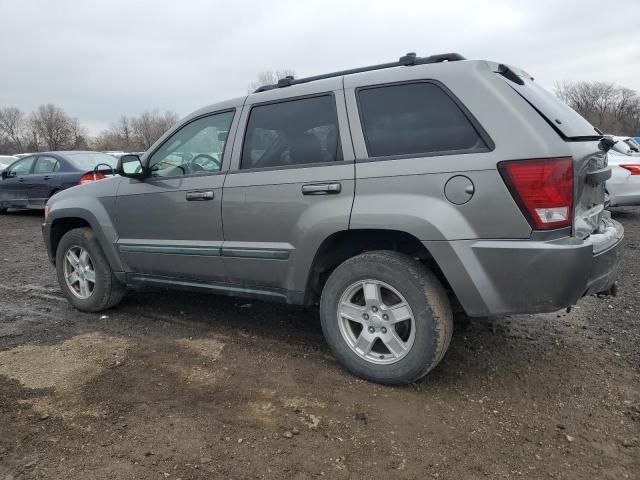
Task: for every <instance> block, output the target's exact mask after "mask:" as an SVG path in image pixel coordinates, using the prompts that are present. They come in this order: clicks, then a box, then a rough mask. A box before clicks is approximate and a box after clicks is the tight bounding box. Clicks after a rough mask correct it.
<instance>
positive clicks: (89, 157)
mask: <svg viewBox="0 0 640 480" xmlns="http://www.w3.org/2000/svg"><path fill="white" fill-rule="evenodd" d="M64 156H65V158H67V159H68V160H70V161H71V163H73V164H74V165H75V166H76V167H78V168H79V169H82V170H93V169H94V168H95V167H96V165H98V164H101V163H106V164H107V165H109V166H110V167H111V168H116V164H117V163H118V159H116V158H115V157H112V156H111V155H107V154H106V153H102V152H74V153H66V154H65V155H64ZM104 168H105V169H106V168H107V167H106V166H104Z"/></svg>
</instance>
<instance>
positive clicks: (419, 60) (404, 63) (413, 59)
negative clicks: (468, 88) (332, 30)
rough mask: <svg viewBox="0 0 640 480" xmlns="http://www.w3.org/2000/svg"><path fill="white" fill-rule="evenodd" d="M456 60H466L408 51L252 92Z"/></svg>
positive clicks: (448, 55)
mask: <svg viewBox="0 0 640 480" xmlns="http://www.w3.org/2000/svg"><path fill="white" fill-rule="evenodd" d="M458 60H466V59H465V58H464V57H463V56H462V55H460V54H459V53H440V54H438V55H431V56H429V57H417V56H416V54H415V53H413V52H410V53H407V54H406V55H403V56H402V57H400V59H399V60H398V61H397V62H389V63H381V64H379V65H371V66H369V67H360V68H353V69H350V70H340V71H339V72H333V73H325V74H323V75H315V76H313V77H306V78H293V77H292V76H287V77H285V78H281V79H280V80H278V83H276V84H274V85H263V86H262V87H260V88H258V89H256V91H255V92H253V93H259V92H265V91H267V90H273V89H275V88H283V87H289V86H291V85H298V84H299V83H308V82H314V81H316V80H324V79H325V78H332V77H341V76H343V75H351V74H353V73H362V72H371V71H373V70H383V69H385V68H391V67H409V66H412V65H424V64H427V63H441V62H456V61H458Z"/></svg>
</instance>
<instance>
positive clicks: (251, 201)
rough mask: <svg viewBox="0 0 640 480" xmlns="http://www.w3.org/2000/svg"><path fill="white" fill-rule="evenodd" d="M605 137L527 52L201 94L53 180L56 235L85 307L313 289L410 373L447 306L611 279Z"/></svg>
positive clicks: (529, 302) (63, 270)
mask: <svg viewBox="0 0 640 480" xmlns="http://www.w3.org/2000/svg"><path fill="white" fill-rule="evenodd" d="M610 146H611V143H610V142H608V141H605V139H603V138H602V136H601V135H600V134H599V133H598V132H597V131H596V130H595V129H594V128H593V126H592V125H590V124H589V123H588V122H587V121H586V120H585V119H583V118H582V117H580V116H579V115H578V114H577V113H576V112H575V111H573V110H571V109H570V108H569V107H567V106H566V105H564V104H563V103H561V102H560V101H559V100H558V99H557V98H556V97H554V96H553V95H551V94H550V93H548V92H547V91H545V90H544V89H543V88H541V87H540V86H539V85H538V84H537V83H536V82H535V81H534V80H533V79H532V78H531V76H530V75H528V74H527V73H526V72H524V71H522V70H520V69H518V68H515V67H511V66H508V65H504V64H499V63H495V62H489V61H482V60H465V59H464V58H463V57H462V56H460V55H458V54H442V55H433V56H430V57H424V58H420V57H417V56H416V55H415V54H407V55H405V56H403V57H401V58H400V59H399V60H398V61H396V62H391V63H386V64H381V65H373V66H370V67H363V68H357V69H353V70H347V71H341V72H336V73H333V74H325V75H319V76H316V77H309V78H301V79H294V78H291V77H287V78H285V79H282V80H280V81H279V82H278V84H276V85H266V86H264V87H261V88H259V89H258V91H256V92H255V93H253V94H250V95H246V96H243V97H240V98H235V99H231V100H227V101H224V102H221V103H217V104H215V105H210V106H208V107H204V108H202V109H200V110H198V111H196V112H194V113H192V114H191V115H189V116H188V117H186V118H185V119H183V120H182V121H181V122H179V123H178V124H177V125H176V126H175V127H174V128H172V129H171V130H170V131H168V132H167V133H166V134H165V135H164V136H163V137H162V138H161V139H160V140H158V142H156V144H155V145H153V146H152V147H151V148H150V149H149V150H148V151H147V152H146V153H145V154H144V155H143V156H142V157H141V158H140V157H138V156H136V155H124V156H122V157H121V158H120V160H119V164H118V173H119V174H120V176H118V177H115V178H110V179H105V180H102V181H100V182H94V183H93V184H90V185H81V186H78V187H74V188H71V189H69V190H65V191H64V192H61V193H59V194H57V195H55V196H54V197H52V198H51V200H49V202H48V206H47V212H46V213H47V216H46V221H45V223H44V225H43V234H44V240H45V243H46V246H47V249H48V252H49V256H50V259H51V261H52V262H53V263H54V265H55V268H56V271H57V275H58V281H59V283H60V286H61V288H62V291H63V292H64V294H65V295H66V297H67V298H68V300H69V301H70V302H71V304H72V305H73V306H74V307H76V308H77V309H79V310H82V311H89V312H96V311H100V310H104V309H107V308H112V307H115V306H116V305H117V304H118V303H119V302H120V300H121V299H122V297H123V295H124V294H125V291H126V287H127V286H128V285H136V286H145V285H150V286H163V287H167V288H177V289H187V290H194V291H203V292H212V293H217V294H224V295H233V296H243V297H252V298H261V299H267V300H273V301H281V302H287V303H290V304H303V305H319V307H320V320H321V323H322V329H323V332H324V335H325V338H326V340H327V343H328V344H329V346H330V348H331V349H332V351H333V353H334V355H335V356H336V358H338V359H339V360H340V361H341V362H342V364H343V365H344V366H345V367H346V368H347V369H348V370H349V371H351V372H353V373H354V374H355V375H358V376H360V377H362V378H366V379H369V380H372V381H375V382H380V383H386V384H397V383H407V382H413V381H415V380H417V379H419V378H421V377H422V376H424V375H426V374H427V372H429V371H430V370H431V369H433V368H434V367H435V366H436V365H437V364H438V362H440V361H441V360H442V358H443V357H444V355H445V352H446V350H447V348H448V346H449V342H450V340H451V335H452V331H453V313H454V311H464V312H465V313H466V314H467V315H469V316H472V317H475V316H487V315H503V314H511V313H523V312H524V313H535V312H552V311H555V310H559V309H561V308H565V307H567V306H570V305H573V304H575V303H576V302H577V301H578V300H579V299H580V298H582V297H583V296H585V295H590V294H593V293H600V292H602V293H607V292H612V291H613V289H614V287H615V282H616V277H617V271H618V264H619V261H620V252H621V243H620V242H621V240H622V237H623V229H622V226H621V225H620V224H619V223H617V222H616V221H614V220H612V219H611V218H610V215H609V212H607V211H606V210H605V209H604V202H605V182H606V181H607V180H608V179H609V177H610V176H611V169H610V168H609V167H608V166H607V156H606V151H607V149H608V148H609V147H610Z"/></svg>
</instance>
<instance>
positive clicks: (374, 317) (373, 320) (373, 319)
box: [369, 313, 386, 328]
mask: <svg viewBox="0 0 640 480" xmlns="http://www.w3.org/2000/svg"><path fill="white" fill-rule="evenodd" d="M385 324H386V322H385V321H384V320H383V319H382V317H381V316H380V314H378V313H370V314H369V325H371V326H372V327H375V328H380V327H382V326H384V325H385Z"/></svg>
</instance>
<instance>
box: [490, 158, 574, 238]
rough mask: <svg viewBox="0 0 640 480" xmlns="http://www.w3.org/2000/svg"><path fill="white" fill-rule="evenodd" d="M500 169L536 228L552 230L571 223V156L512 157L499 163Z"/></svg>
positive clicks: (510, 189)
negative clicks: (520, 158)
mask: <svg viewBox="0 0 640 480" xmlns="http://www.w3.org/2000/svg"><path fill="white" fill-rule="evenodd" d="M498 169H499V171H500V174H501V175H502V179H503V180H504V182H505V183H506V184H507V187H508V188H509V191H510V192H511V195H512V196H513V198H514V199H515V201H516V203H517V204H518V206H519V207H520V210H522V213H523V214H524V216H525V217H526V218H527V220H528V221H529V224H530V225H531V227H532V228H534V229H539V230H548V229H552V228H562V227H568V226H570V225H571V214H572V212H573V160H572V159H571V157H563V158H545V159H533V160H510V161H507V162H501V163H499V164H498Z"/></svg>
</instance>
